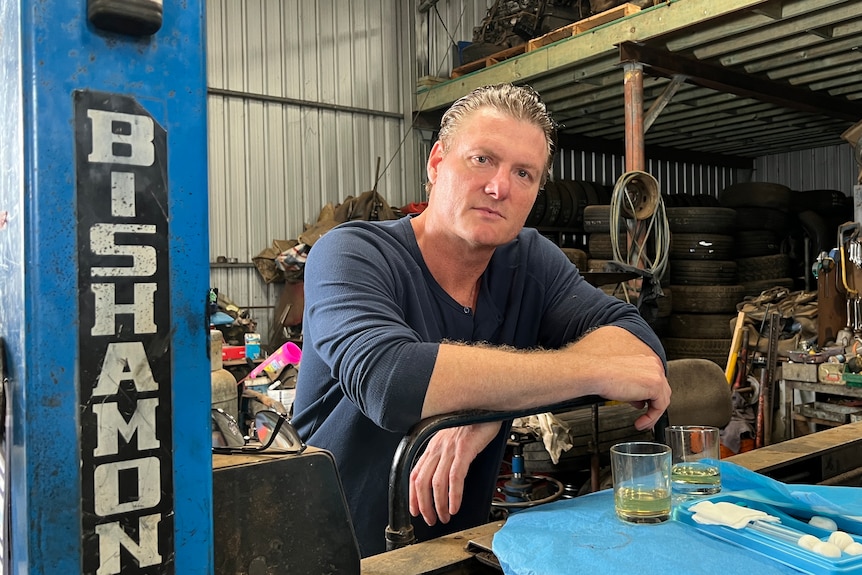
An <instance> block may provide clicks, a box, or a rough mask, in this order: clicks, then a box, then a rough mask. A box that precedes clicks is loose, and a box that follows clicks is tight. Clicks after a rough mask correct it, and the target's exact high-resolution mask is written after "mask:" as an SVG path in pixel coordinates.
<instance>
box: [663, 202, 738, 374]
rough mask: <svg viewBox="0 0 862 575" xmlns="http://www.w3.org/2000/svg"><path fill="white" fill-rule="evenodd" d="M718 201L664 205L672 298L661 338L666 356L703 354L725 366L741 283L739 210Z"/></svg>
mask: <svg viewBox="0 0 862 575" xmlns="http://www.w3.org/2000/svg"><path fill="white" fill-rule="evenodd" d="M717 204H718V202H717V200H716V201H715V202H714V205H712V206H705V205H698V206H691V205H688V206H680V205H677V206H671V207H667V208H666V212H667V218H668V226H669V228H670V232H671V241H670V252H669V268H670V282H671V285H670V289H671V291H672V292H673V300H672V302H671V311H672V313H671V315H670V321H669V324H668V330H667V335H666V337H664V338H662V342H663V344H664V347H665V352H666V353H667V357H668V359H692V358H693V359H698V358H702V359H708V360H711V361H713V362H715V363H717V364H718V365H719V366H721V367H722V368H724V366H725V365H726V364H727V357H728V354H729V352H730V341H731V331H730V322H731V321H732V320H733V319H734V317H735V316H736V304H737V303H738V302H739V301H741V300H742V293H743V288H742V286H741V285H739V282H738V281H737V264H736V261H735V260H734V254H735V251H734V250H735V238H734V230H735V220H736V213H735V211H734V210H733V209H730V208H726V207H721V206H718V205H717Z"/></svg>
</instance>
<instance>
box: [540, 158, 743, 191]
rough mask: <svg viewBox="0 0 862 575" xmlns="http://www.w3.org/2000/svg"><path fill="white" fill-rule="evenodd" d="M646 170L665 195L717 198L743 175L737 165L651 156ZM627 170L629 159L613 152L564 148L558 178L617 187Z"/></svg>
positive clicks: (558, 168) (557, 165)
mask: <svg viewBox="0 0 862 575" xmlns="http://www.w3.org/2000/svg"><path fill="white" fill-rule="evenodd" d="M646 172H647V173H649V174H651V175H653V176H654V177H655V178H656V180H657V181H658V183H659V190H660V191H661V193H663V194H687V195H698V194H708V195H711V196H715V197H718V193H719V192H720V191H721V190H722V189H724V188H725V187H726V186H729V185H730V184H733V183H736V182H738V181H740V179H741V177H742V176H743V174H741V172H740V170H737V169H735V168H727V167H722V166H709V165H700V164H690V163H684V162H671V161H666V160H649V159H648V160H647V165H646ZM624 173H625V159H624V158H623V157H622V156H615V155H610V154H601V153H592V152H578V151H572V150H562V151H561V152H560V154H559V155H558V156H557V159H556V162H555V165H554V177H555V178H560V179H566V180H586V181H589V182H596V183H599V184H602V185H604V186H613V185H614V183H615V182H616V181H617V179H618V178H619V177H620V176H621V175H622V174H624Z"/></svg>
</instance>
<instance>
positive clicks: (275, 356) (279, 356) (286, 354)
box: [247, 341, 302, 380]
mask: <svg viewBox="0 0 862 575" xmlns="http://www.w3.org/2000/svg"><path fill="white" fill-rule="evenodd" d="M301 358H302V350H301V349H299V346H298V345H296V344H295V343H293V342H292V341H289V342H287V343H285V344H284V345H282V346H281V347H280V348H278V349H277V350H276V351H274V352H273V353H271V354H270V355H269V356H268V357H267V358H266V359H265V360H263V362H262V363H261V364H260V365H258V366H257V367H255V368H254V369H253V370H251V373H249V374H248V376H247V379H254V378H255V377H257V376H258V375H260V374H261V373H263V372H265V373H266V374H267V375H268V376H269V378H270V380H275V379H276V377H278V374H279V373H281V370H282V369H284V368H285V367H286V366H287V365H289V364H293V365H298V364H299V361H300V359H301Z"/></svg>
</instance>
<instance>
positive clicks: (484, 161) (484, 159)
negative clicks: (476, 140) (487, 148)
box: [476, 156, 488, 164]
mask: <svg viewBox="0 0 862 575" xmlns="http://www.w3.org/2000/svg"><path fill="white" fill-rule="evenodd" d="M476 163H478V164H487V163H488V156H476Z"/></svg>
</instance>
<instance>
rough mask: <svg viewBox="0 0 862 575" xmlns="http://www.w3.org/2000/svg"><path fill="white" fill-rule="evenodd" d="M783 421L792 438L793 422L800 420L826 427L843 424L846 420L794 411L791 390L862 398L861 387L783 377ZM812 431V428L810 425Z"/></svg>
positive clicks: (793, 432)
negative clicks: (834, 419) (835, 419)
mask: <svg viewBox="0 0 862 575" xmlns="http://www.w3.org/2000/svg"><path fill="white" fill-rule="evenodd" d="M782 381H783V382H784V392H785V393H784V421H785V423H786V425H787V426H788V431H787V434H788V436H789V437H790V438H791V439H792V438H794V437H796V426H795V425H794V422H796V421H802V422H806V423H808V425H809V426H814V425H823V426H827V427H837V426H839V425H844V424H845V423H847V422H846V421H833V420H830V419H825V418H822V417H816V416H810V415H804V414H801V413H796V409H795V408H796V398H795V397H794V395H795V394H794V393H793V390H794V389H798V390H800V391H811V392H814V393H815V394H828V395H832V396H837V397H844V398H855V399H862V387H851V386H849V385H839V384H836V383H811V382H807V381H798V380H793V379H784V380H782ZM810 429H811V430H812V431H813V430H814V428H813V427H810Z"/></svg>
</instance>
